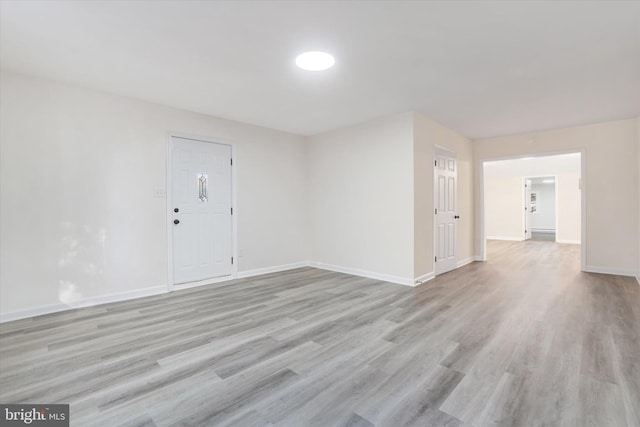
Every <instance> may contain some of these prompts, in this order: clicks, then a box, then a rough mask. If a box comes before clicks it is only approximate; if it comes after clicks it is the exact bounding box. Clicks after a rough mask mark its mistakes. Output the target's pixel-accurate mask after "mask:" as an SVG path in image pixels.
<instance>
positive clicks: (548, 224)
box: [525, 176, 558, 242]
mask: <svg viewBox="0 0 640 427" xmlns="http://www.w3.org/2000/svg"><path fill="white" fill-rule="evenodd" d="M526 183H527V191H526V196H525V197H526V198H527V199H526V200H525V202H526V203H527V204H528V209H527V210H525V212H526V217H525V228H526V229H527V233H528V238H529V239H531V240H537V241H548V242H555V241H556V231H557V227H558V224H557V221H556V219H557V212H556V208H557V203H556V177H555V176H544V177H538V178H534V177H530V178H527V179H526Z"/></svg>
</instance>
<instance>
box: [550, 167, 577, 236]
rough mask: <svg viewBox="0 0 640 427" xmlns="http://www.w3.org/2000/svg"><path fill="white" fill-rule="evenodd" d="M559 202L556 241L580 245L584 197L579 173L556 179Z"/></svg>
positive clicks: (559, 176)
mask: <svg viewBox="0 0 640 427" xmlns="http://www.w3.org/2000/svg"><path fill="white" fill-rule="evenodd" d="M556 194H557V200H558V208H557V213H558V217H557V219H556V221H557V224H558V228H557V230H556V241H557V242H558V243H580V240H581V236H580V235H581V232H582V205H581V203H582V200H581V198H582V195H581V190H580V174H579V173H562V174H559V175H558V176H557V177H556Z"/></svg>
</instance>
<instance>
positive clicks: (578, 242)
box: [556, 239, 580, 245]
mask: <svg viewBox="0 0 640 427" xmlns="http://www.w3.org/2000/svg"><path fill="white" fill-rule="evenodd" d="M556 243H566V244H569V245H579V244H580V240H571V239H562V240H561V239H556Z"/></svg>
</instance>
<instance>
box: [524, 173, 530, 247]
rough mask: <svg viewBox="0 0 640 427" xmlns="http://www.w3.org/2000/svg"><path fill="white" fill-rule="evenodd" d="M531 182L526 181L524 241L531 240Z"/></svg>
mask: <svg viewBox="0 0 640 427" xmlns="http://www.w3.org/2000/svg"><path fill="white" fill-rule="evenodd" d="M531 209H532V200H531V180H530V179H525V180H524V240H529V239H530V238H531Z"/></svg>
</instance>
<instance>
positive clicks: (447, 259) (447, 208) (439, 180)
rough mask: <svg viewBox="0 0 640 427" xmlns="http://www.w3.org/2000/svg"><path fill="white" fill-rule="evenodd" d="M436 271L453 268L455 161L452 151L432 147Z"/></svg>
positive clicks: (441, 271) (455, 201)
mask: <svg viewBox="0 0 640 427" xmlns="http://www.w3.org/2000/svg"><path fill="white" fill-rule="evenodd" d="M434 166H435V182H436V185H435V192H436V194H435V197H434V199H435V201H436V203H435V205H436V206H435V223H436V236H435V242H436V248H435V249H436V250H435V274H436V275H438V274H442V273H446V272H447V271H451V270H453V269H455V268H456V264H457V258H456V233H457V225H456V222H457V218H458V217H457V212H456V210H457V194H456V181H457V174H458V171H457V165H456V158H455V153H453V152H449V151H446V150H441V149H438V148H436V150H435V162H434Z"/></svg>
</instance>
